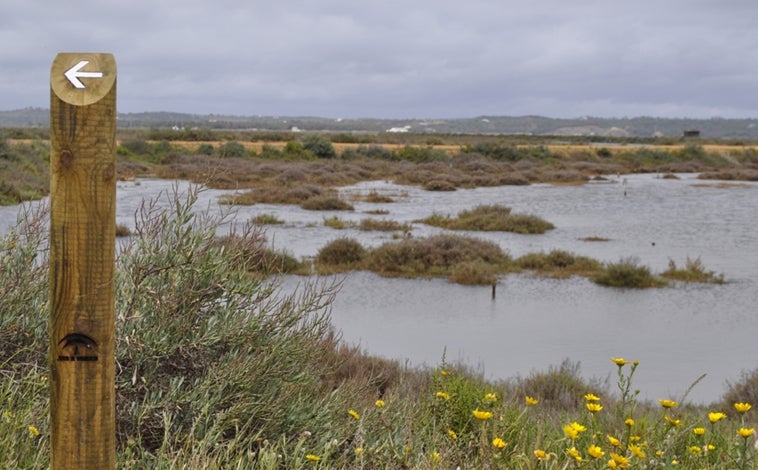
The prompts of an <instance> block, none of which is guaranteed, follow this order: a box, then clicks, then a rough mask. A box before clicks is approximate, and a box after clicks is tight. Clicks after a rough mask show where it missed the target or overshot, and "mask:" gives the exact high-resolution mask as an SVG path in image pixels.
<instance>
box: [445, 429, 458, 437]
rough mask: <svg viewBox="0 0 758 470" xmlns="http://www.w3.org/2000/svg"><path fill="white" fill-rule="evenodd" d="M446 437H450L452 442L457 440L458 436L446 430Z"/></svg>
mask: <svg viewBox="0 0 758 470" xmlns="http://www.w3.org/2000/svg"><path fill="white" fill-rule="evenodd" d="M447 435H448V436H450V439H452V440H456V439H458V434H456V433H455V431H453V430H452V429H448V430H447Z"/></svg>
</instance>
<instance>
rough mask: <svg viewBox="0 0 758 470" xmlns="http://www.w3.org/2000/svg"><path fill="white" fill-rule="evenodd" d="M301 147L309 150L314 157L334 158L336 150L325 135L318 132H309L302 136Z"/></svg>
mask: <svg viewBox="0 0 758 470" xmlns="http://www.w3.org/2000/svg"><path fill="white" fill-rule="evenodd" d="M303 148H305V150H307V151H309V152H311V153H312V154H313V155H315V156H316V158H328V159H331V158H336V157H337V152H335V150H334V145H332V142H331V141H330V140H329V139H328V138H327V137H325V136H323V135H320V134H309V135H307V136H305V137H304V138H303Z"/></svg>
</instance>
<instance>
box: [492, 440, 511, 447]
mask: <svg viewBox="0 0 758 470" xmlns="http://www.w3.org/2000/svg"><path fill="white" fill-rule="evenodd" d="M492 445H493V446H495V447H497V448H498V449H502V448H503V447H505V446H507V445H508V443H507V442H505V441H504V440H502V439H500V438H499V437H496V438H494V439H492Z"/></svg>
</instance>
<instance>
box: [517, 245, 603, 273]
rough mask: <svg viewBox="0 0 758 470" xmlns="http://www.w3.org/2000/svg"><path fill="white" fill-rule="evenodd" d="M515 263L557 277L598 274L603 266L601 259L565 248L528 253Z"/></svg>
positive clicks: (520, 266)
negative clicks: (581, 254) (597, 259)
mask: <svg viewBox="0 0 758 470" xmlns="http://www.w3.org/2000/svg"><path fill="white" fill-rule="evenodd" d="M515 264H516V266H518V267H519V268H521V269H526V270H532V271H536V273H537V274H539V275H543V276H552V277H557V278H560V277H568V276H572V275H580V276H589V275H593V274H597V273H598V271H600V269H601V268H602V265H601V264H600V262H599V261H596V260H594V259H591V258H587V257H585V256H577V255H575V254H573V253H569V252H567V251H563V250H552V251H550V252H549V253H528V254H525V255H523V256H520V257H519V258H517V259H516V260H515Z"/></svg>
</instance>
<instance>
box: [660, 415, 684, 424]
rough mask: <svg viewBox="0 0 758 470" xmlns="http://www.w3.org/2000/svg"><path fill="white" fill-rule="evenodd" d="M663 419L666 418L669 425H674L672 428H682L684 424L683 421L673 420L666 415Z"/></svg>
mask: <svg viewBox="0 0 758 470" xmlns="http://www.w3.org/2000/svg"><path fill="white" fill-rule="evenodd" d="M663 418H664V419H665V420H666V421H668V423H669V424H670V425H672V426H680V425H681V424H682V421H681V420H679V419H676V418H672V417H671V416H669V415H665V416H664V417H663Z"/></svg>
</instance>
